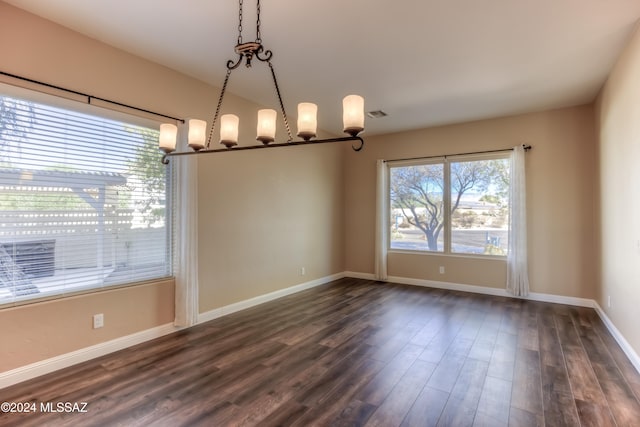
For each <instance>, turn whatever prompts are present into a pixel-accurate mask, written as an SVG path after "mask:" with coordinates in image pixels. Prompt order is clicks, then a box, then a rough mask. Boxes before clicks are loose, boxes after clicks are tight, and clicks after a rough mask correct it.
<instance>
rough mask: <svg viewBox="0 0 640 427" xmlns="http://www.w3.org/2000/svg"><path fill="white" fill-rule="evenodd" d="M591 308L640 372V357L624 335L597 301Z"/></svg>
mask: <svg viewBox="0 0 640 427" xmlns="http://www.w3.org/2000/svg"><path fill="white" fill-rule="evenodd" d="M593 308H594V309H595V310H596V313H598V316H600V319H601V320H602V323H604V325H605V326H606V327H607V329H608V330H609V332H610V333H611V335H613V338H614V339H615V340H616V341H617V342H618V345H619V346H620V347H621V348H622V351H624V354H626V355H627V357H628V358H629V361H630V362H631V364H632V365H633V367H634V368H636V371H638V372H639V373H640V357H638V353H636V352H635V350H634V349H633V347H631V344H629V342H628V341H627V340H626V339H625V337H624V336H623V335H622V334H621V333H620V331H619V330H618V328H616V327H615V325H614V324H613V322H612V321H611V319H609V316H607V313H605V312H604V310H603V309H602V307H600V304H598V302H597V301H594V302H593Z"/></svg>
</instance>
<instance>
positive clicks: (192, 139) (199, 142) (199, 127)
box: [188, 119, 207, 151]
mask: <svg viewBox="0 0 640 427" xmlns="http://www.w3.org/2000/svg"><path fill="white" fill-rule="evenodd" d="M206 133H207V122H205V121H204V120H198V119H190V120H189V136H188V141H189V147H191V148H192V149H193V150H195V151H199V150H202V149H203V148H204V144H205V141H206Z"/></svg>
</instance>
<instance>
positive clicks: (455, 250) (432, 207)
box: [389, 155, 510, 256]
mask: <svg viewBox="0 0 640 427" xmlns="http://www.w3.org/2000/svg"><path fill="white" fill-rule="evenodd" d="M509 165H510V160H509V157H508V156H504V155H502V156H495V155H493V156H490V157H488V156H474V157H463V156H456V157H453V158H446V159H445V158H439V159H430V160H429V161H422V162H419V163H417V162H415V161H413V162H398V163H392V164H390V165H389V201H390V215H389V218H390V234H389V235H390V239H389V240H390V249H393V250H408V251H426V252H436V253H449V254H468V255H471V254H473V255H497V256H504V255H506V254H507V244H508V224H509V203H508V188H509Z"/></svg>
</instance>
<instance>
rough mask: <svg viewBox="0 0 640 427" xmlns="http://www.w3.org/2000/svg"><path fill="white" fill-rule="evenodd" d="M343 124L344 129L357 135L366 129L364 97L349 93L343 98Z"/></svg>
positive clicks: (352, 134) (350, 133)
mask: <svg viewBox="0 0 640 427" xmlns="http://www.w3.org/2000/svg"><path fill="white" fill-rule="evenodd" d="M342 124H343V125H344V131H345V132H346V133H348V134H349V135H351V136H356V135H357V134H359V133H360V132H362V131H363V130H364V98H363V97H361V96H359V95H348V96H345V97H344V99H343V100H342Z"/></svg>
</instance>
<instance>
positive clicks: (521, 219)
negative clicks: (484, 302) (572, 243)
mask: <svg viewBox="0 0 640 427" xmlns="http://www.w3.org/2000/svg"><path fill="white" fill-rule="evenodd" d="M524 157H525V150H524V147H523V146H522V145H518V146H515V147H514V148H513V154H512V155H511V183H510V185H509V207H510V211H509V253H508V255H507V291H509V292H510V293H512V294H513V295H515V296H527V295H528V294H529V273H528V265H527V204H526V194H527V191H526V185H525V168H524Z"/></svg>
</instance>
